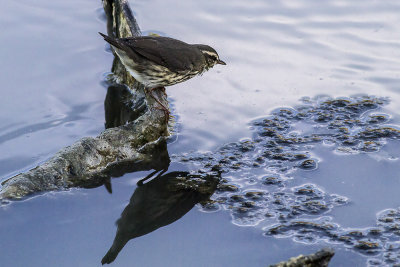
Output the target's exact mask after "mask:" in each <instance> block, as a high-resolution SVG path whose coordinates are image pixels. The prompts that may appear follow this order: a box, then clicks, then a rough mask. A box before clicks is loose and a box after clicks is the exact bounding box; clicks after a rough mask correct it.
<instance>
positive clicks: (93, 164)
mask: <svg viewBox="0 0 400 267" xmlns="http://www.w3.org/2000/svg"><path fill="white" fill-rule="evenodd" d="M103 5H104V10H105V13H106V16H107V33H108V35H111V36H116V37H129V36H137V35H140V29H139V26H138V25H137V23H136V20H135V18H134V17H133V15H132V12H131V10H130V8H129V5H128V3H127V1H126V0H103ZM99 38H100V36H99ZM112 72H113V78H112V79H111V80H112V81H110V82H109V83H110V85H109V90H108V94H107V97H106V100H105V109H106V128H108V129H106V130H105V131H104V132H102V133H101V134H100V135H99V136H97V137H94V138H92V137H87V138H82V139H81V140H79V141H77V142H76V143H75V144H73V145H71V146H69V147H66V148H64V149H62V150H61V151H59V152H58V153H56V154H55V155H54V156H53V157H52V158H51V159H49V160H48V161H47V162H45V163H44V164H42V165H40V166H38V167H36V168H34V169H32V170H29V171H27V172H25V173H21V174H19V175H16V176H14V177H11V178H9V179H7V180H5V181H4V182H2V188H1V191H0V199H1V200H3V201H4V200H6V199H20V198H23V197H25V196H28V195H30V194H33V193H38V192H44V191H50V190H60V189H65V188H69V187H94V186H99V185H102V184H106V185H107V184H109V179H110V177H112V176H118V175H122V174H123V173H125V172H126V171H128V170H129V171H138V170H149V169H156V170H160V169H164V168H165V167H166V166H168V165H169V157H168V152H167V151H166V144H165V138H164V137H166V136H167V135H168V126H167V123H166V118H165V115H166V114H165V113H164V112H163V111H162V110H160V109H159V107H158V106H157V105H158V104H157V103H156V102H155V101H154V99H153V98H152V97H150V95H149V94H146V93H145V90H144V87H143V86H142V85H140V84H139V83H137V82H136V81H135V80H134V79H133V78H132V76H131V75H130V74H129V73H128V72H127V71H126V69H125V67H124V66H123V65H122V63H121V62H120V61H119V59H118V57H115V59H114V62H113V65H112ZM153 94H154V95H155V96H156V97H157V98H158V99H159V100H160V102H161V103H162V104H163V105H164V106H166V107H167V106H168V102H167V99H166V97H165V95H164V94H163V93H162V92H160V91H154V92H153ZM107 188H109V187H107Z"/></svg>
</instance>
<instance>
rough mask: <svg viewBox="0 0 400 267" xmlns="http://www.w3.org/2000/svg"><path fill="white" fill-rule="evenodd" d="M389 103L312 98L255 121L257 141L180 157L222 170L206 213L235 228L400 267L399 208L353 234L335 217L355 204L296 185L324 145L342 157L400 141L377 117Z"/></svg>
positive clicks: (312, 166) (207, 169)
mask: <svg viewBox="0 0 400 267" xmlns="http://www.w3.org/2000/svg"><path fill="white" fill-rule="evenodd" d="M386 103H388V100H387V99H385V98H377V97H370V96H361V97H352V98H337V99H330V98H316V99H310V98H304V99H303V103H302V105H300V106H298V107H295V108H291V109H289V108H283V109H278V110H276V111H275V112H274V113H273V115H271V116H269V117H266V118H264V119H259V120H256V121H254V122H253V123H252V124H251V127H252V129H253V130H254V135H253V138H252V139H248V140H244V141H240V142H236V143H230V144H227V145H224V146H222V147H221V148H220V149H218V151H216V152H213V153H205V154H196V153H193V154H187V155H183V156H179V155H174V156H173V160H177V161H181V162H186V163H190V164H193V169H196V170H200V171H201V172H203V173H211V172H218V173H222V179H221V181H220V184H219V185H218V187H217V190H216V192H215V194H214V195H213V196H212V197H211V201H212V205H208V206H207V205H203V207H202V208H201V209H202V210H203V211H205V212H213V211H217V210H227V211H229V212H230V213H231V218H232V222H233V223H234V224H237V225H240V226H255V227H261V228H262V229H263V233H264V234H265V235H268V236H276V237H288V238H292V239H293V240H295V241H297V242H301V243H305V244H314V243H317V242H320V241H325V242H327V243H331V244H335V245H342V246H344V247H346V248H348V249H352V250H354V251H356V252H358V253H361V254H363V255H366V256H367V257H368V260H369V263H370V264H373V263H374V262H375V263H379V264H394V263H400V257H398V255H399V252H400V245H399V244H400V243H399V242H398V241H396V240H398V237H399V236H400V215H399V211H398V210H392V209H391V210H385V211H382V212H381V213H380V214H378V218H377V224H376V225H371V227H367V228H363V229H348V228H344V227H342V226H341V225H340V224H338V223H335V222H334V219H333V218H332V217H331V216H329V214H330V211H332V209H335V208H340V206H343V205H348V203H349V202H350V201H351V199H349V198H348V197H346V196H340V195H338V194H335V193H329V192H326V191H325V190H324V189H323V188H321V187H320V186H318V185H317V184H313V183H306V184H303V185H300V186H290V181H292V180H294V179H296V173H297V172H298V171H313V170H316V169H318V161H319V159H318V158H317V157H315V156H314V155H313V150H315V148H316V146H323V145H325V146H326V145H328V146H330V147H331V148H332V151H334V152H336V153H341V154H359V153H374V152H377V151H379V150H380V149H381V148H382V147H383V146H384V145H385V143H386V142H387V141H388V140H389V139H392V140H397V139H399V137H400V131H399V130H398V129H397V128H396V127H394V126H389V125H386V123H388V121H389V119H388V118H389V116H388V115H386V114H374V113H373V112H377V111H378V110H379V108H381V107H382V106H383V105H385V104H386ZM331 179H335V176H332V177H331ZM218 207H219V208H218Z"/></svg>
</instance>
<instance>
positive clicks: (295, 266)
mask: <svg viewBox="0 0 400 267" xmlns="http://www.w3.org/2000/svg"><path fill="white" fill-rule="evenodd" d="M333 255H335V252H334V251H333V249H328V248H326V249H321V250H319V251H317V252H316V253H313V254H310V255H306V256H304V255H299V256H297V257H293V258H290V259H289V260H288V261H283V262H280V263H278V264H275V265H270V267H303V266H307V267H327V266H328V264H329V262H330V260H331V259H332V257H333Z"/></svg>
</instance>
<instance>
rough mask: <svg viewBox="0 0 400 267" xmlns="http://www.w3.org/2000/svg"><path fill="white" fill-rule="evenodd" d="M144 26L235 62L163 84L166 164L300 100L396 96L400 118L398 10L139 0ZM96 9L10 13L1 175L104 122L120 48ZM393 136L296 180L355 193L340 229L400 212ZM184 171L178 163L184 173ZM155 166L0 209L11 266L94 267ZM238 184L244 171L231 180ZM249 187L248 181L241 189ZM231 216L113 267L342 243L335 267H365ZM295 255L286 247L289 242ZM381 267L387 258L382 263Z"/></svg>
mask: <svg viewBox="0 0 400 267" xmlns="http://www.w3.org/2000/svg"><path fill="white" fill-rule="evenodd" d="M130 4H131V7H132V9H133V11H134V14H135V16H136V18H137V21H138V23H139V25H140V27H141V29H142V31H143V32H144V33H145V34H147V33H152V32H155V33H158V34H161V35H165V36H170V37H174V38H178V39H181V40H184V41H186V42H189V43H206V44H209V45H211V46H213V47H214V48H215V49H216V50H217V51H218V52H219V54H220V57H221V59H223V60H224V61H226V62H227V66H217V67H215V68H214V69H212V70H210V71H209V72H207V73H205V74H204V75H203V76H202V77H196V78H194V79H192V80H190V81H188V82H185V83H182V84H178V85H176V86H173V87H170V88H168V89H167V92H168V94H169V97H170V98H169V99H170V101H171V104H172V106H173V109H174V111H173V113H174V114H175V115H176V118H177V120H178V126H176V131H177V133H176V136H175V139H174V140H176V141H175V142H171V143H170V144H169V147H168V150H169V153H170V155H181V154H182V153H190V152H192V151H201V152H204V151H214V150H216V149H217V148H218V147H220V146H221V145H223V144H225V143H228V142H235V141H238V140H240V139H243V138H249V137H251V136H252V134H253V133H252V131H251V129H250V126H249V123H250V122H251V121H253V120H254V119H257V118H260V117H264V116H265V115H268V114H270V113H271V112H272V111H273V110H274V109H276V108H277V107H291V106H294V105H297V104H298V103H299V102H298V100H299V99H300V98H302V97H304V96H310V97H314V96H316V95H329V96H332V97H337V96H343V97H349V96H351V95H354V94H368V95H377V96H382V97H388V98H389V99H390V103H389V104H388V105H386V106H385V107H384V108H383V109H381V110H379V111H378V112H379V113H385V114H389V115H390V120H389V121H388V124H391V125H398V124H400V123H399V122H400V120H399V112H398V110H399V108H400V95H399V90H398V82H399V75H398V73H399V71H400V64H399V63H400V62H399V61H400V49H399V47H400V42H399V40H398V38H397V35H398V34H397V33H398V32H399V31H400V28H399V27H400V26H399V25H400V23H399V22H400V21H399V20H400V17H399V16H398V14H399V11H400V3H399V2H398V1H390V0H388V1H373V0H364V1H321V2H316V1H309V0H300V1H295V0H287V1H261V0H254V1H251V3H249V2H243V1H238V0H233V1H217V2H216V1H200V2H199V1H194V0H189V1H185V2H184V3H182V2H181V1H176V0H168V1H164V0H163V1H161V0H147V1H144V0H135V1H133V0H131V1H130ZM101 10H102V6H101V2H100V1H98V2H97V1H66V2H58V1H56V2H52V3H49V2H48V1H43V0H39V1H36V2H35V3H31V2H30V1H26V0H24V1H18V2H15V1H14V2H12V1H7V2H5V3H3V6H2V9H1V10H0V25H1V27H0V28H1V29H2V34H1V36H0V43H1V44H2V45H1V46H2V49H1V50H0V59H1V61H0V71H1V75H0V84H1V96H2V97H1V98H0V107H1V113H0V151H2V153H1V154H0V176H1V177H2V180H3V179H5V178H8V177H10V176H12V175H14V174H17V173H20V172H22V171H26V170H28V169H30V168H32V167H34V166H36V165H37V164H40V163H43V162H44V161H45V160H46V159H48V158H50V157H51V156H52V155H53V154H54V153H55V152H57V151H58V150H59V149H61V148H63V147H65V146H67V145H70V144H73V143H74V142H75V141H76V140H78V139H79V138H82V137H85V136H96V135H98V134H99V133H100V132H101V131H102V130H103V129H104V105H103V104H104V103H103V102H104V98H105V95H106V87H105V86H104V85H103V84H104V79H105V78H104V77H105V76H106V75H107V73H108V72H109V70H110V68H111V62H112V57H113V56H112V54H111V53H110V52H109V51H108V49H107V46H106V44H105V43H104V41H103V40H102V38H100V36H98V34H97V32H98V31H102V32H104V31H105V27H106V26H105V21H104V19H103V15H102V11H101ZM398 145H399V144H398V143H396V141H390V142H388V143H387V144H386V145H385V146H384V147H383V148H382V149H381V150H380V151H379V152H376V153H362V154H338V153H336V152H334V149H332V148H330V147H329V146H325V147H324V146H319V147H316V148H315V149H314V150H313V153H314V156H315V157H316V158H318V159H319V164H318V168H317V169H316V170H313V171H297V172H295V173H293V174H291V178H292V179H291V180H290V183H289V184H288V186H297V185H301V184H304V183H314V184H317V185H318V186H320V187H321V188H322V189H324V190H325V191H326V192H329V193H335V194H339V195H342V196H345V197H347V198H349V200H350V201H349V203H348V204H347V205H343V206H340V207H336V208H334V209H333V210H332V211H331V212H330V213H329V214H328V216H330V217H332V218H333V219H332V220H333V221H334V222H335V223H338V224H340V225H341V227H342V228H343V229H353V228H354V229H355V228H357V229H358V228H364V227H372V226H374V225H375V223H376V214H377V213H378V212H380V211H382V210H384V209H388V208H397V207H398V206H399V204H400V197H398V195H399V194H397V190H396V188H399V185H400V180H399V178H398V173H399V169H400V168H399V163H398V161H399V155H398V154H399V153H398V151H399V150H398V149H397V148H398ZM184 168H185V166H184V165H183V164H177V163H174V164H173V165H172V166H171V168H170V171H171V170H183V169H184ZM146 174H147V173H134V174H126V175H124V176H123V177H120V178H118V179H114V181H113V194H111V195H110V194H109V193H107V191H106V190H105V189H104V188H96V189H74V190H70V191H68V192H62V193H47V194H44V195H39V196H36V197H35V198H31V199H28V200H26V201H22V202H17V203H12V204H11V205H8V206H6V207H4V208H2V210H0V214H1V215H0V216H1V218H2V219H1V221H0V226H1V227H0V229H1V230H0V236H1V241H0V249H1V251H2V254H3V255H5V256H4V257H2V260H1V262H2V264H1V265H2V266H27V265H29V266H55V265H57V266H96V265H100V261H101V258H102V257H103V256H104V254H105V252H106V251H107V250H108V248H109V246H110V245H111V243H112V240H113V238H114V235H115V231H116V227H115V225H114V222H115V221H116V220H117V219H118V218H119V216H120V214H121V212H122V210H123V209H124V207H125V205H126V204H127V203H128V202H129V199H130V197H131V195H132V193H133V192H134V190H135V188H136V185H135V184H136V181H138V180H139V179H140V178H143V177H144V176H145V175H146ZM234 178H235V177H232V179H234ZM239 184H240V182H239ZM231 220H232V218H231V216H230V213H229V211H225V210H220V211H218V212H214V213H204V212H200V211H199V209H198V208H197V207H195V208H194V209H193V210H191V211H190V212H189V213H188V214H187V215H185V216H184V217H183V218H182V219H181V220H179V221H177V222H175V223H173V224H171V225H169V226H167V227H163V228H160V229H159V230H157V231H155V232H153V233H151V234H149V235H146V236H143V237H140V238H137V239H135V240H133V241H131V242H130V243H128V244H127V245H126V247H125V248H124V249H123V250H122V252H121V254H120V255H119V256H118V258H117V260H116V261H115V263H114V265H115V266H132V265H136V266H224V265H229V266H265V265H266V264H269V263H275V262H278V261H281V260H284V259H287V258H288V257H290V256H294V255H298V254H300V253H302V254H306V253H311V252H314V251H315V250H316V249H319V248H322V247H325V246H328V245H329V246H333V247H334V248H335V249H336V252H337V254H336V256H335V257H334V259H333V261H332V265H333V266H365V264H366V261H367V259H366V257H365V256H363V255H362V254H360V253H357V252H355V251H354V250H348V249H346V248H345V246H343V245H341V244H336V245H332V244H327V243H324V242H323V241H318V242H317V243H315V244H311V245H310V244H307V245H306V244H303V243H300V242H295V241H292V239H291V238H282V239H281V238H275V237H270V236H268V237H265V236H264V235H263V233H264V231H263V230H262V227H263V226H265V225H259V226H256V227H239V226H237V225H235V224H232V223H231ZM283 248H285V249H283ZM374 257H377V258H379V259H381V258H382V255H374Z"/></svg>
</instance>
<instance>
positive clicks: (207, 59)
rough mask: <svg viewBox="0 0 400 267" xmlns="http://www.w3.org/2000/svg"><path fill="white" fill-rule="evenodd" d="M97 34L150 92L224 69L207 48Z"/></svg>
mask: <svg viewBox="0 0 400 267" xmlns="http://www.w3.org/2000/svg"><path fill="white" fill-rule="evenodd" d="M99 34H100V35H101V36H103V38H104V40H106V41H107V42H108V43H110V44H111V45H112V47H113V48H114V51H115V53H116V54H117V55H118V57H119V58H120V59H121V62H122V63H123V64H124V66H125V67H126V68H127V70H128V71H129V73H130V74H131V75H132V76H133V77H134V78H135V79H136V80H137V81H139V82H140V83H142V84H143V85H144V86H145V87H146V88H147V89H149V90H150V92H152V91H153V90H154V89H157V88H162V89H163V90H164V87H165V86H170V85H174V84H177V83H180V82H184V81H186V80H188V79H190V78H192V77H194V76H196V75H198V74H202V73H203V72H204V71H207V70H208V69H210V68H212V67H213V66H214V65H216V64H221V65H226V63H225V62H224V61H222V60H220V59H219V56H218V54H217V52H216V51H215V50H214V49H213V48H212V47H210V46H208V45H203V44H187V43H185V42H182V41H179V40H176V39H173V38H169V37H161V36H139V37H129V38H112V37H110V36H107V35H105V34H102V33H100V32H99ZM151 96H152V97H153V98H154V99H155V100H156V102H157V103H158V104H160V105H161V107H162V109H163V110H164V111H165V112H166V113H167V117H168V114H169V111H168V109H167V108H166V107H164V105H162V104H161V103H160V101H159V100H158V99H157V98H156V97H154V96H153V95H152V94H151Z"/></svg>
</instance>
